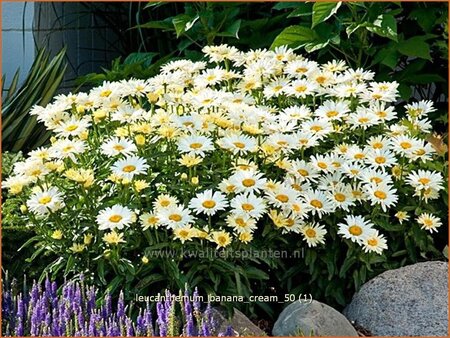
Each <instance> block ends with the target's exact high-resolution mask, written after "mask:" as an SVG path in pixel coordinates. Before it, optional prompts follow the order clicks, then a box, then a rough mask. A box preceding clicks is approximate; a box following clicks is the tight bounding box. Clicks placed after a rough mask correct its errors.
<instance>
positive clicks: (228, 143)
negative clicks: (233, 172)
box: [217, 134, 258, 155]
mask: <svg viewBox="0 0 450 338" xmlns="http://www.w3.org/2000/svg"><path fill="white" fill-rule="evenodd" d="M217 144H219V146H220V147H221V148H223V149H227V150H229V151H231V152H232V153H233V154H235V155H237V154H239V155H241V154H247V153H249V152H250V153H253V152H255V151H257V150H258V145H257V142H256V140H255V139H254V138H253V137H251V136H247V135H243V134H232V135H228V136H225V137H223V138H221V139H219V140H218V141H217Z"/></svg>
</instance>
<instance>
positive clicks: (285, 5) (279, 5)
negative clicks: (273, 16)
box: [272, 2, 301, 10]
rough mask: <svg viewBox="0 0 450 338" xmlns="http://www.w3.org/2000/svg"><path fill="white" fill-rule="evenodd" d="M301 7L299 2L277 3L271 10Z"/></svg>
mask: <svg viewBox="0 0 450 338" xmlns="http://www.w3.org/2000/svg"><path fill="white" fill-rule="evenodd" d="M300 5H301V3H300V2H279V3H277V4H276V5H275V6H273V8H272V9H276V10H281V9H289V8H297V7H299V6H300Z"/></svg>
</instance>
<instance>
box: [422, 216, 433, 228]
mask: <svg viewBox="0 0 450 338" xmlns="http://www.w3.org/2000/svg"><path fill="white" fill-rule="evenodd" d="M423 224H425V225H426V226H428V227H430V226H432V225H433V221H432V220H431V219H429V218H426V219H424V220H423Z"/></svg>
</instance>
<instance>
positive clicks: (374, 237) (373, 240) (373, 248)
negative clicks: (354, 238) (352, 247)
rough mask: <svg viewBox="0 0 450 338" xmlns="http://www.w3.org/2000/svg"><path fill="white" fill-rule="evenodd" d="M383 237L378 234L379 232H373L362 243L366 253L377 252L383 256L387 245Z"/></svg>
mask: <svg viewBox="0 0 450 338" xmlns="http://www.w3.org/2000/svg"><path fill="white" fill-rule="evenodd" d="M386 243H387V242H386V239H385V238H384V236H383V235H380V234H379V233H378V230H372V231H371V232H370V233H369V234H368V235H367V236H366V237H365V238H364V239H363V242H362V245H363V250H364V252H376V253H377V254H379V255H381V254H382V252H383V250H386V249H387V248H388V247H387V244H386Z"/></svg>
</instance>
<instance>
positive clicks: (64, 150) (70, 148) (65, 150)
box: [63, 146, 74, 153]
mask: <svg viewBox="0 0 450 338" xmlns="http://www.w3.org/2000/svg"><path fill="white" fill-rule="evenodd" d="M73 149H74V147H73V146H67V147H64V148H63V152H65V153H68V152H69V151H72V150H73Z"/></svg>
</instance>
